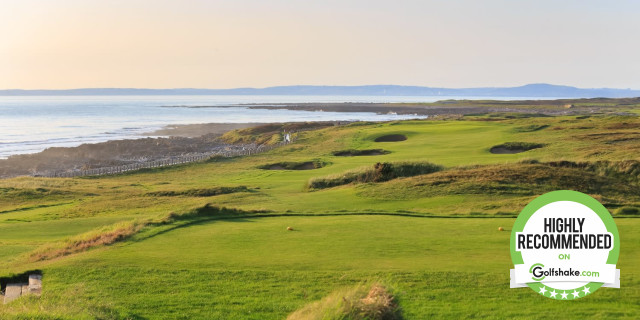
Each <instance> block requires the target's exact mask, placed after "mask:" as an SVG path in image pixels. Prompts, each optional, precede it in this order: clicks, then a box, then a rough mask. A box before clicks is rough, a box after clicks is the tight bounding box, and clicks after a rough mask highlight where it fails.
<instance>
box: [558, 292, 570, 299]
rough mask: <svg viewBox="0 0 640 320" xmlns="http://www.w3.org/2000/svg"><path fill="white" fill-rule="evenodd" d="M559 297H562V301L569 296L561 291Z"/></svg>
mask: <svg viewBox="0 0 640 320" xmlns="http://www.w3.org/2000/svg"><path fill="white" fill-rule="evenodd" d="M560 295H561V296H562V299H566V298H567V297H568V296H569V294H568V293H566V292H565V291H562V293H561V294H560Z"/></svg>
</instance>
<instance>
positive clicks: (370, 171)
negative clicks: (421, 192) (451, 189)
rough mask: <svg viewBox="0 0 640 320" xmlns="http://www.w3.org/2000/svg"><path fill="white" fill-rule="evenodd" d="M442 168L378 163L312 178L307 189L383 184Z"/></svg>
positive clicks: (424, 164) (425, 164)
mask: <svg viewBox="0 0 640 320" xmlns="http://www.w3.org/2000/svg"><path fill="white" fill-rule="evenodd" d="M442 169H443V167H442V166H439V165H435V164H433V163H430V162H394V163H389V162H378V163H376V164H375V165H373V167H364V168H361V169H357V170H352V171H347V172H344V173H341V174H337V175H331V176H327V177H321V178H312V179H311V180H309V182H308V183H307V188H308V189H326V188H332V187H337V186H341V185H345V184H350V183H367V182H383V181H389V180H392V179H395V178H399V177H411V176H417V175H422V174H428V173H433V172H437V171H440V170H442Z"/></svg>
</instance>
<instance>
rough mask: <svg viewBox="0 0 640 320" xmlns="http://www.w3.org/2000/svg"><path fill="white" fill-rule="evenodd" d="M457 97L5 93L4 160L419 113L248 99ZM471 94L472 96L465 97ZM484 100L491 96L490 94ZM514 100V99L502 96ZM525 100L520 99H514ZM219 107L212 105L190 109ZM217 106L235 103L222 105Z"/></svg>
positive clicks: (0, 110) (1, 100)
mask: <svg viewBox="0 0 640 320" xmlns="http://www.w3.org/2000/svg"><path fill="white" fill-rule="evenodd" d="M449 98H455V97H389V96H385V97H377V96H31V97H23V96H2V97H0V159H3V158H6V157H8V156H10V155H13V154H24V153H34V152H39V151H42V150H44V149H46V148H49V147H71V146H77V145H80V144H83V143H96V142H104V141H107V140H119V139H136V138H142V137H145V133H148V132H152V131H154V130H156V129H160V128H162V127H164V126H166V125H170V124H191V123H251V122H264V123H266V122H284V121H328V120H343V121H346V120H364V121H384V120H400V119H411V118H418V117H417V116H411V115H390V114H385V115H378V114H375V113H369V112H311V111H293V110H266V109H248V108H247V107H246V106H242V105H243V104H271V103H304V102H433V101H437V100H442V99H449ZM465 99H469V98H468V97H465ZM483 99H488V97H484V98H483ZM498 99H501V100H511V98H498ZM512 99H520V98H512ZM192 106H213V107H212V108H189V107H192ZM215 106H234V107H231V108H220V107H217V108H216V107H215Z"/></svg>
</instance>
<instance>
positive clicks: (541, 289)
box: [540, 286, 547, 296]
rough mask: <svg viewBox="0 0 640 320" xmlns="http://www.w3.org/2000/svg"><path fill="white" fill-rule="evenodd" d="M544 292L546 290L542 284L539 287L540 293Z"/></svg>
mask: <svg viewBox="0 0 640 320" xmlns="http://www.w3.org/2000/svg"><path fill="white" fill-rule="evenodd" d="M545 292H547V289H545V288H544V286H542V287H540V294H541V295H543V296H544V294H545Z"/></svg>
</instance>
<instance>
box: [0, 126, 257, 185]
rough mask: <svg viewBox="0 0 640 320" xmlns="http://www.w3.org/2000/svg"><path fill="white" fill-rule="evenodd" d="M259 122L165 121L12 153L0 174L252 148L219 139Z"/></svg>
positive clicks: (2, 161) (36, 172)
mask: <svg viewBox="0 0 640 320" xmlns="http://www.w3.org/2000/svg"><path fill="white" fill-rule="evenodd" d="M259 125H262V123H207V124H187V125H168V126H165V128H163V129H160V130H156V131H153V132H149V133H147V134H142V135H140V138H139V139H123V140H109V141H105V142H99V143H86V144H82V145H79V146H76V147H52V148H47V149H45V150H44V151H41V152H38V153H29V154H17V155H12V156H10V157H9V158H7V159H0V178H2V179H4V178H12V177H18V176H37V175H47V174H49V173H51V172H70V171H74V170H89V169H97V168H105V167H113V166H121V165H131V164H138V163H143V162H149V161H171V160H174V159H176V158H184V157H190V156H192V157H201V156H203V155H207V154H213V153H219V152H236V151H238V150H246V149H253V148H257V146H254V145H249V144H229V143H225V142H224V141H222V140H220V137H221V136H222V135H223V134H224V133H226V132H228V131H232V130H235V129H243V128H250V127H255V126H259Z"/></svg>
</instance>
